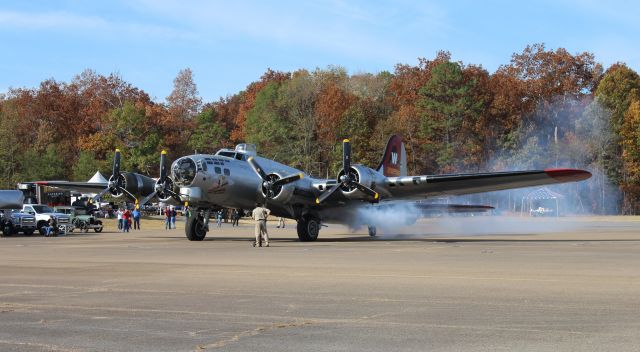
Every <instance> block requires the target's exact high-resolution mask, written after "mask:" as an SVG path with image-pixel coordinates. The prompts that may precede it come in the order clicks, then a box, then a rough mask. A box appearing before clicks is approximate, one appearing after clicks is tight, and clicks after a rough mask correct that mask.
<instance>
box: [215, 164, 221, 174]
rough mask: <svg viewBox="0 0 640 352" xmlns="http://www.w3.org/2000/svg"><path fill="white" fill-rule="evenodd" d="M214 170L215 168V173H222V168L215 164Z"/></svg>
mask: <svg viewBox="0 0 640 352" xmlns="http://www.w3.org/2000/svg"><path fill="white" fill-rule="evenodd" d="M215 170H216V174H221V173H222V170H220V168H219V167H217V166H216V168H215Z"/></svg>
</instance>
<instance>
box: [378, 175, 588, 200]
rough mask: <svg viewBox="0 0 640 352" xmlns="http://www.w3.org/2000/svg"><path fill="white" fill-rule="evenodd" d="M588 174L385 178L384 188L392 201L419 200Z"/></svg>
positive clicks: (578, 178) (554, 181)
mask: <svg viewBox="0 0 640 352" xmlns="http://www.w3.org/2000/svg"><path fill="white" fill-rule="evenodd" d="M589 177H591V173H590V172H588V171H584V170H577V169H545V170H530V171H510V172H490V173H479V174H451V175H428V176H405V177H389V178H388V179H387V184H386V186H387V189H388V190H389V192H390V193H391V197H392V198H396V199H398V198H404V199H411V198H423V197H430V196H440V195H444V196H448V195H464V194H472V193H480V192H491V191H501V190H505V189H512V188H523V187H531V186H540V185H549V184H557V183H565V182H575V181H582V180H586V179H588V178H589Z"/></svg>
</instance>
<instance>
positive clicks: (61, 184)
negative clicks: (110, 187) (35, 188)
mask: <svg viewBox="0 0 640 352" xmlns="http://www.w3.org/2000/svg"><path fill="white" fill-rule="evenodd" d="M24 184H36V185H40V186H49V187H55V188H59V189H64V190H66V191H71V192H80V193H100V192H101V191H103V190H104V189H105V188H107V183H104V182H96V183H93V182H69V181H36V182H24Z"/></svg>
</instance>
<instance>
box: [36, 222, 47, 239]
mask: <svg viewBox="0 0 640 352" xmlns="http://www.w3.org/2000/svg"><path fill="white" fill-rule="evenodd" d="M47 226H48V224H47V222H46V221H40V222H38V232H40V235H41V236H44V234H45V230H44V228H45V227H47Z"/></svg>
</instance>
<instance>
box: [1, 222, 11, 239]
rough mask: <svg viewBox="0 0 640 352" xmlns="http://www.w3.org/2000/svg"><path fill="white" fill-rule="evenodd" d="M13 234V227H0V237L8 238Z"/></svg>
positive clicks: (8, 225) (6, 225) (9, 225)
mask: <svg viewBox="0 0 640 352" xmlns="http://www.w3.org/2000/svg"><path fill="white" fill-rule="evenodd" d="M12 234H13V226H11V224H5V225H4V226H2V236H10V235H12Z"/></svg>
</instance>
